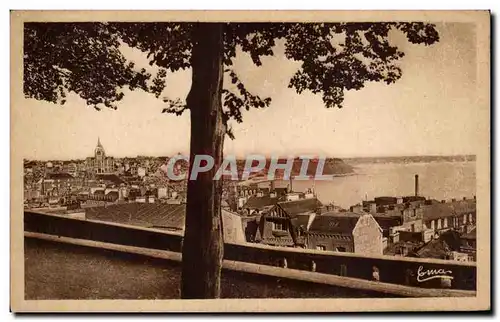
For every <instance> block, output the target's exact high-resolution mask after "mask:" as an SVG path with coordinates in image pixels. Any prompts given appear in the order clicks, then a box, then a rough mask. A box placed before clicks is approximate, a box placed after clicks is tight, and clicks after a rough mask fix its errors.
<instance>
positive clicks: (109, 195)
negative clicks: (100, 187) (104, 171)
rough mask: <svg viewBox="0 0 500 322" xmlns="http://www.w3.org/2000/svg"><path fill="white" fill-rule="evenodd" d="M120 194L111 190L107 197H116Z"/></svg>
mask: <svg viewBox="0 0 500 322" xmlns="http://www.w3.org/2000/svg"><path fill="white" fill-rule="evenodd" d="M119 196H120V195H119V194H118V191H109V192H108V193H107V194H106V197H116V198H118V197H119Z"/></svg>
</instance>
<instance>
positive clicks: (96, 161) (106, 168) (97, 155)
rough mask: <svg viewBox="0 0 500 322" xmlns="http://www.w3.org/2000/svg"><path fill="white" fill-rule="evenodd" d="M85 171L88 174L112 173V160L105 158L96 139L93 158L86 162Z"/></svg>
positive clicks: (101, 147) (102, 148)
mask: <svg viewBox="0 0 500 322" xmlns="http://www.w3.org/2000/svg"><path fill="white" fill-rule="evenodd" d="M86 167H87V171H88V172H90V173H94V174H97V173H112V172H114V158H113V157H108V156H106V152H105V151H104V147H103V146H102V144H101V140H100V139H99V138H98V139H97V146H96V148H95V150H94V157H93V158H92V157H89V158H87V160H86Z"/></svg>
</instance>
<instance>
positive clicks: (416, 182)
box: [415, 174, 418, 197]
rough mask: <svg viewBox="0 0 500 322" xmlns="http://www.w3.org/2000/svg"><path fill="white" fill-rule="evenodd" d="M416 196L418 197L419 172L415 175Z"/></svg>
mask: <svg viewBox="0 0 500 322" xmlns="http://www.w3.org/2000/svg"><path fill="white" fill-rule="evenodd" d="M415 197H418V174H416V175H415Z"/></svg>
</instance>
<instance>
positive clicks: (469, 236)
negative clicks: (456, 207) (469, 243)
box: [461, 228, 477, 239]
mask: <svg viewBox="0 0 500 322" xmlns="http://www.w3.org/2000/svg"><path fill="white" fill-rule="evenodd" d="M476 236H477V235H476V228H474V229H472V230H471V231H470V232H468V233H467V234H463V235H462V236H461V237H462V238H464V239H477V237H476Z"/></svg>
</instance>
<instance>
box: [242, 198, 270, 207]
mask: <svg viewBox="0 0 500 322" xmlns="http://www.w3.org/2000/svg"><path fill="white" fill-rule="evenodd" d="M277 203H278V198H277V197H274V198H271V197H270V196H262V197H256V196H252V197H250V198H248V200H247V202H246V203H245V205H244V206H243V208H252V209H262V208H265V207H268V206H274V205H275V204H277Z"/></svg>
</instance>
